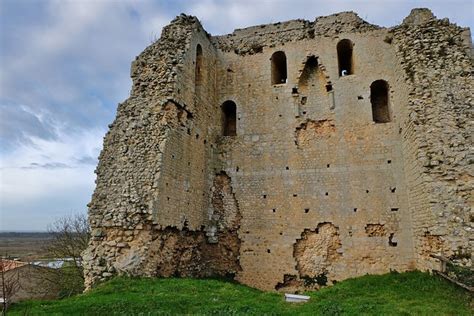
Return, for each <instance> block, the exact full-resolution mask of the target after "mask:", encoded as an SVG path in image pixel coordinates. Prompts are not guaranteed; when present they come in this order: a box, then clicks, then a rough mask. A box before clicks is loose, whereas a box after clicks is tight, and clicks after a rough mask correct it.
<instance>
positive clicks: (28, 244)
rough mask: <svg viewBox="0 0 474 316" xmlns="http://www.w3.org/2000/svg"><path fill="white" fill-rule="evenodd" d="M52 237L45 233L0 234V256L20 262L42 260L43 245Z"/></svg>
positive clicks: (43, 255)
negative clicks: (16, 259)
mask: <svg viewBox="0 0 474 316" xmlns="http://www.w3.org/2000/svg"><path fill="white" fill-rule="evenodd" d="M51 238H52V236H51V234H50V233H47V232H0V256H2V257H3V256H8V257H13V258H18V259H20V260H22V261H30V260H34V259H39V258H44V257H45V253H44V249H43V247H44V245H45V244H46V243H47V242H48V241H49V240H51Z"/></svg>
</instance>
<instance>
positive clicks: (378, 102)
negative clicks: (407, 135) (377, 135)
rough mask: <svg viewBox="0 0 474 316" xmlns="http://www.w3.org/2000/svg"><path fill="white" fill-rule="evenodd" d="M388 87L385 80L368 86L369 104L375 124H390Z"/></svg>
mask: <svg viewBox="0 0 474 316" xmlns="http://www.w3.org/2000/svg"><path fill="white" fill-rule="evenodd" d="M388 91H389V86H388V83H387V81H385V80H377V81H374V82H372V84H371V85H370V103H372V117H373V119H374V122H375V123H387V122H390V121H391V119H390V107H389V95H388Z"/></svg>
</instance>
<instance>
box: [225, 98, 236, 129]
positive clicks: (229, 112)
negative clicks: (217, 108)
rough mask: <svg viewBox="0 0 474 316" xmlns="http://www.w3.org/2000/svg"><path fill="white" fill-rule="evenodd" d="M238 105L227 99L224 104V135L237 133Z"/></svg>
mask: <svg viewBox="0 0 474 316" xmlns="http://www.w3.org/2000/svg"><path fill="white" fill-rule="evenodd" d="M236 118H237V106H236V105H235V103H234V102H233V101H225V102H224V103H223V104H222V125H223V135H224V136H236V135H237V120H236Z"/></svg>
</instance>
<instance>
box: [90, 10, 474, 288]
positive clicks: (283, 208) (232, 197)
mask: <svg viewBox="0 0 474 316" xmlns="http://www.w3.org/2000/svg"><path fill="white" fill-rule="evenodd" d="M466 32H467V31H466V29H462V28H459V27H457V26H455V25H452V24H449V22H448V21H445V20H436V19H435V18H434V17H433V16H432V14H431V13H430V12H429V11H425V10H415V11H413V12H412V14H411V15H410V16H409V17H408V18H407V19H406V20H405V21H404V23H403V24H402V25H400V26H398V27H395V28H392V29H385V28H380V27H378V26H374V25H371V24H369V23H367V22H365V21H363V20H361V19H360V18H359V17H358V16H357V15H356V14H354V13H352V12H343V13H340V14H335V15H332V16H328V17H321V18H317V19H316V20H315V21H313V22H310V21H305V20H293V21H288V22H282V23H275V24H271V25H260V26H255V27H250V28H246V29H240V30H236V31H235V32H234V33H232V34H229V35H224V36H216V37H212V36H210V35H209V34H207V33H206V32H205V31H204V30H203V28H202V26H201V25H200V23H199V21H198V20H197V19H196V18H194V17H189V16H185V15H181V16H179V17H177V18H176V19H175V20H173V21H172V22H171V24H170V25H168V26H167V27H165V28H164V30H163V32H162V36H161V38H160V40H159V41H158V42H156V43H154V44H152V45H151V46H150V47H148V48H147V49H145V51H144V52H143V53H142V54H141V55H140V56H138V57H137V59H136V60H135V61H134V62H133V63H132V70H131V76H132V78H133V87H132V92H131V96H130V98H129V99H127V100H126V101H125V102H124V103H122V104H120V105H119V108H118V110H117V117H116V119H115V121H114V123H113V124H111V126H110V131H109V132H108V134H107V135H106V137H105V139H104V149H103V151H102V153H101V155H100V157H99V160H100V163H99V166H98V167H97V187H96V190H95V192H94V195H93V197H92V201H91V203H90V205H89V218H90V223H91V226H92V240H91V243H90V245H89V248H88V250H87V251H86V252H85V254H84V261H85V273H86V283H87V284H86V285H87V286H88V287H90V286H91V285H92V284H94V283H95V282H96V281H98V280H103V279H106V278H108V277H110V276H112V275H114V274H121V273H126V274H132V275H147V276H172V275H177V276H198V277H200V276H211V275H227V276H232V277H235V279H236V280H238V281H240V282H243V283H245V284H248V285H250V286H253V287H258V288H261V289H265V290H285V291H292V290H297V289H301V288H319V287H320V286H322V285H326V284H331V283H332V282H333V281H337V280H342V279H345V278H348V277H353V276H358V275H363V274H366V273H384V272H388V271H390V270H397V271H404V270H408V269H414V268H421V269H426V268H431V267H432V264H433V262H432V260H431V259H430V257H429V255H430V254H433V253H443V254H445V255H446V256H452V258H454V259H459V260H460V262H462V263H463V264H465V265H470V264H472V261H471V259H469V256H470V254H471V253H472V246H473V244H472V243H473V233H472V229H474V227H473V223H472V221H473V213H472V210H471V208H470V207H471V205H472V200H469V199H470V198H471V199H472V195H471V192H472V169H469V167H470V164H471V165H472V157H471V156H469V155H472V151H471V152H470V151H469V150H470V149H469V144H472V141H471V139H470V138H469V137H471V135H472V125H469V124H470V123H469V120H470V119H472V117H470V116H469V112H468V111H469V109H470V107H471V105H472V100H473V99H472V77H471V76H472V59H471V56H470V51H471V47H470V43H468V41H466V34H467V33H466ZM343 39H345V40H349V41H350V42H351V43H352V47H353V49H352V56H353V57H352V65H353V67H352V69H351V70H352V74H350V75H347V76H341V71H340V69H339V67H338V54H337V45H338V43H339V42H340V41H341V40H343ZM278 51H280V52H284V54H285V56H286V69H287V75H288V76H287V79H286V80H282V82H279V83H276V84H273V83H272V79H271V78H272V58H274V57H272V56H273V54H274V53H275V52H278ZM378 80H384V82H386V84H388V87H389V89H388V108H389V111H388V112H387V113H386V114H385V115H386V118H388V117H389V118H390V119H389V122H385V123H379V122H377V123H376V122H375V121H374V117H373V112H374V111H373V109H372V103H373V102H372V101H371V98H372V99H374V98H375V96H374V94H375V92H374V93H371V85H372V84H373V83H374V82H376V81H378ZM371 94H373V95H371ZM226 101H232V102H234V103H235V104H236V120H235V125H236V135H235V136H223V135H224V132H225V130H226V127H225V126H224V122H225V120H224V117H225V114H224V111H223V107H222V106H223V104H224V102H226ZM386 118H384V120H385V119H386ZM382 121H383V120H382Z"/></svg>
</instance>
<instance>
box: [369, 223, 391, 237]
mask: <svg viewBox="0 0 474 316" xmlns="http://www.w3.org/2000/svg"><path fill="white" fill-rule="evenodd" d="M365 233H366V234H367V236H369V237H383V236H386V235H387V229H386V228H385V225H383V224H367V225H365Z"/></svg>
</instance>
